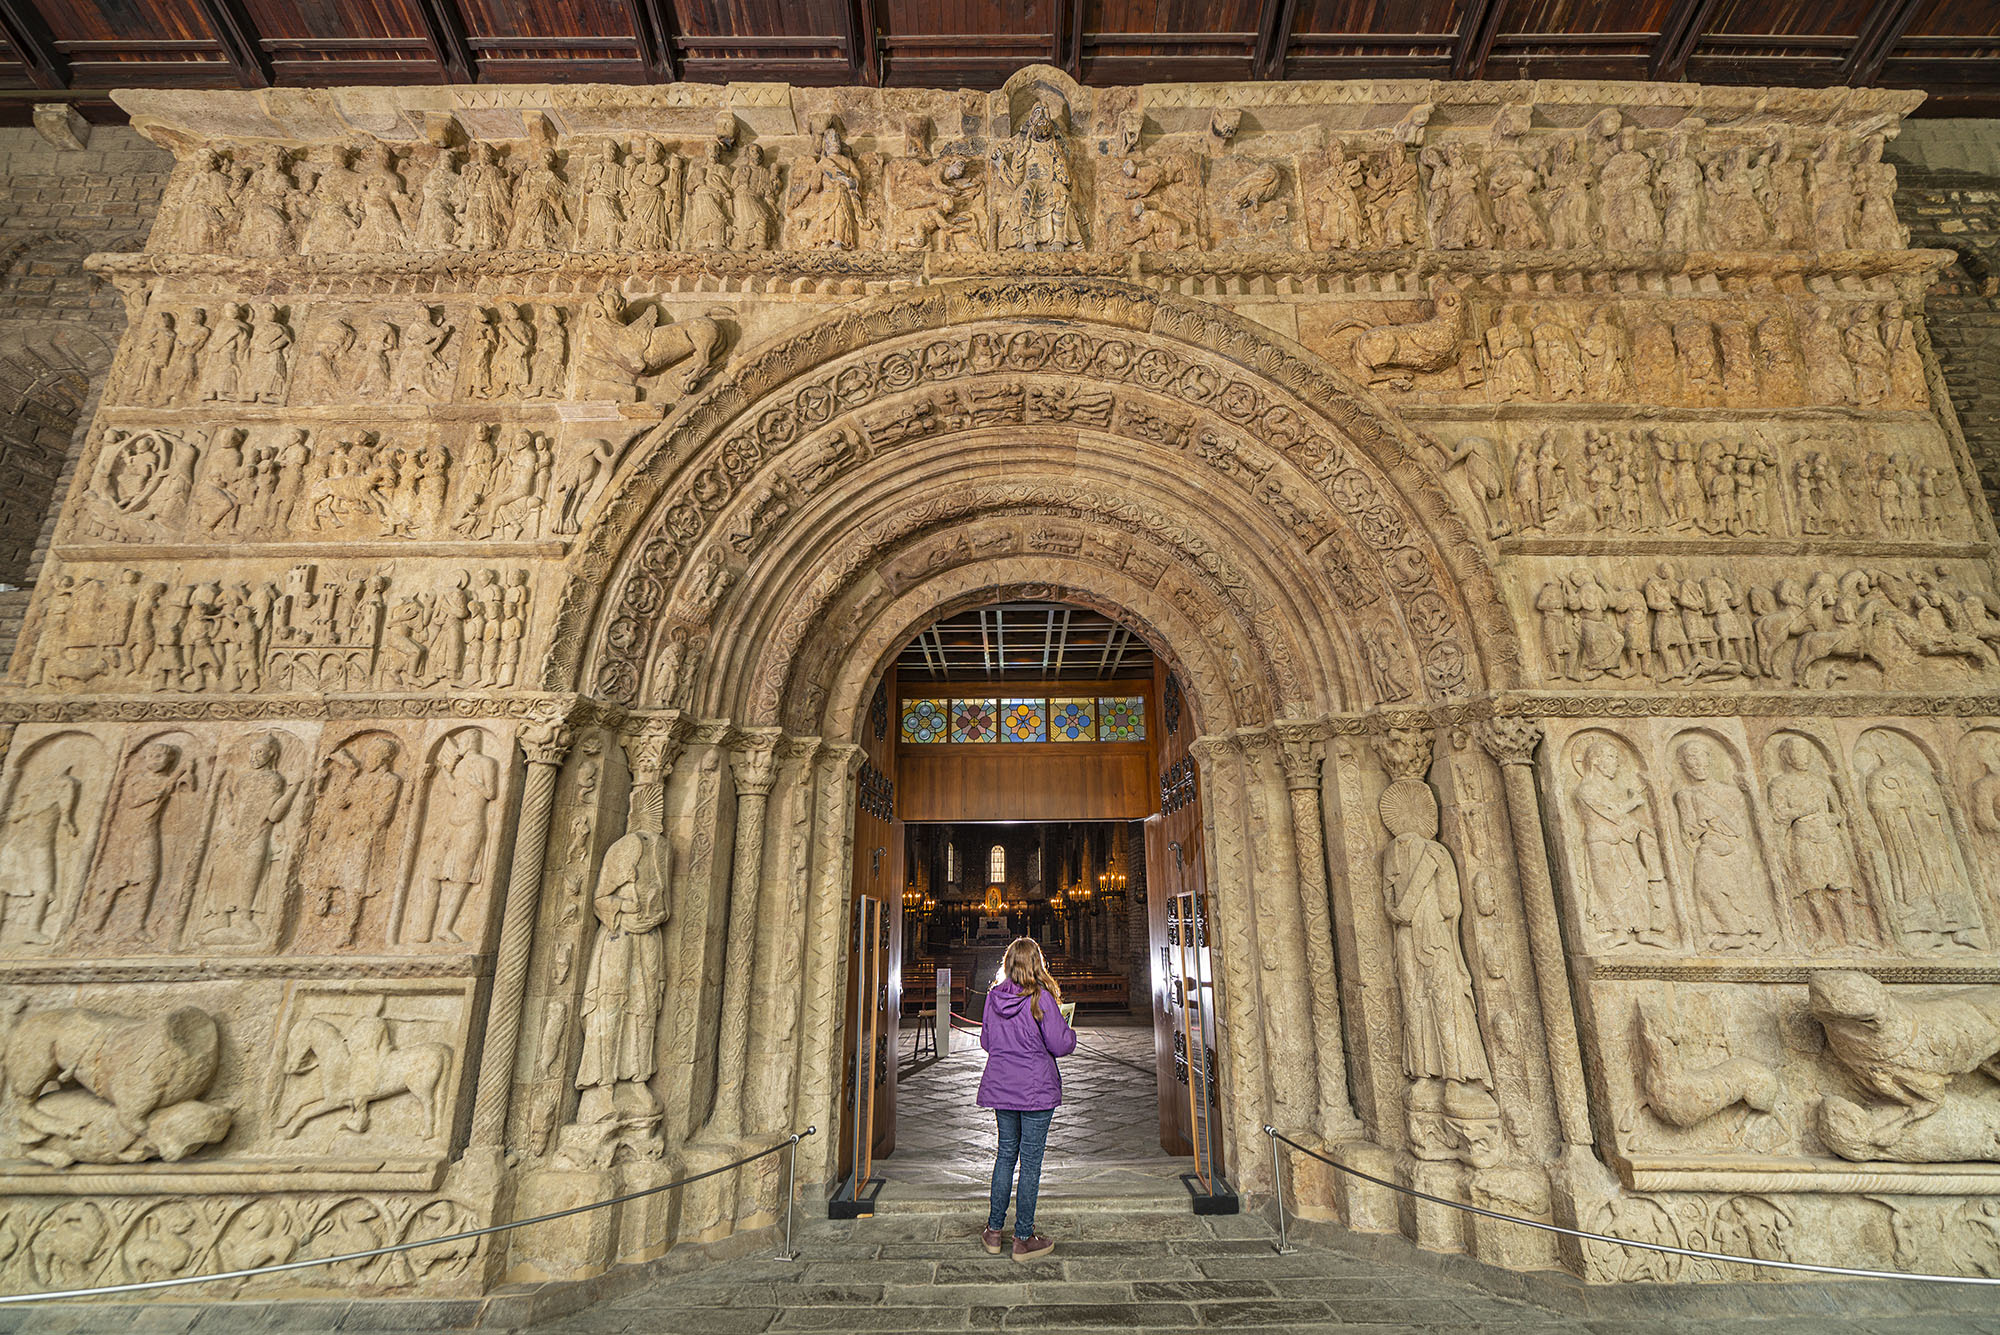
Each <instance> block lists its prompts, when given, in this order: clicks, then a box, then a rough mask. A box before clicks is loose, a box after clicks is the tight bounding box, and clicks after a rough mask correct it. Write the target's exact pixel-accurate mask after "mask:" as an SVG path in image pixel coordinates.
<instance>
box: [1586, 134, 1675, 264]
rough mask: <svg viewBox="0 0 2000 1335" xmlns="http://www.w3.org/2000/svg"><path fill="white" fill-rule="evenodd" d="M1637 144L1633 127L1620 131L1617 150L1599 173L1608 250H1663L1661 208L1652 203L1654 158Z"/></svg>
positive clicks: (1598, 188)
mask: <svg viewBox="0 0 2000 1335" xmlns="http://www.w3.org/2000/svg"><path fill="white" fill-rule="evenodd" d="M1638 144H1639V136H1638V132H1637V131H1636V130H1634V129H1632V128H1631V127H1630V126H1627V127H1626V128H1625V129H1623V130H1621V131H1620V132H1619V136H1618V151H1617V152H1616V153H1613V154H1612V155H1611V156H1610V157H1609V158H1607V159H1606V160H1605V163H1604V166H1603V167H1602V168H1600V169H1599V170H1598V173H1597V192H1598V198H1599V200H1600V201H1601V206H1602V208H1603V211H1604V248H1605V249H1606V250H1612V251H1645V250H1658V249H1660V244H1661V237H1662V232H1661V227H1660V211H1659V210H1658V209H1657V208H1656V207H1654V204H1653V160H1652V158H1650V157H1648V156H1647V155H1646V154H1645V153H1644V152H1642V151H1641V150H1640V149H1639V146H1638Z"/></svg>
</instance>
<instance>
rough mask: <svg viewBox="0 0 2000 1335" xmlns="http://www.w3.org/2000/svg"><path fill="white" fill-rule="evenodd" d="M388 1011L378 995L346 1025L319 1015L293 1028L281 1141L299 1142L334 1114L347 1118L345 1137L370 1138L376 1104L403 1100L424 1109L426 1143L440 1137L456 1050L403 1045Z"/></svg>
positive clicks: (282, 1093)
mask: <svg viewBox="0 0 2000 1335" xmlns="http://www.w3.org/2000/svg"><path fill="white" fill-rule="evenodd" d="M383 1009H384V1001H383V998H381V997H379V996H378V997H375V998H374V999H373V1000H372V1002H371V1003H370V1004H369V1006H368V1008H367V1009H366V1010H364V1011H362V1012H361V1013H360V1014H359V1015H355V1016H352V1017H350V1018H348V1019H347V1023H346V1024H345V1025H340V1024H336V1023H335V1022H334V1021H333V1020H331V1019H328V1018H326V1017H325V1016H320V1015H307V1016H303V1017H301V1018H299V1019H297V1020H295V1021H293V1022H292V1025H291V1028H290V1029H289V1030H287V1031H286V1034H285V1050H284V1056H283V1061H282V1064H281V1066H280V1070H281V1071H282V1072H283V1074H284V1076H285V1083H284V1085H283V1086H282V1088H281V1091H280V1093H279V1107H278V1116H277V1132H278V1134H279V1135H280V1136H282V1137H285V1138H291V1137H295V1136H297V1135H298V1134H299V1133H300V1132H301V1131H303V1130H304V1129H305V1127H306V1125H307V1124H308V1123H309V1122H311V1121H313V1120H314V1119H315V1118H318V1117H324V1116H325V1115H326V1114H328V1113H334V1112H339V1113H345V1114H346V1116H345V1117H344V1118H342V1120H341V1129H342V1130H343V1131H347V1132H351V1133H353V1134H355V1135H365V1134H367V1132H368V1127H369V1122H370V1110H371V1108H372V1107H373V1105H374V1104H377V1103H380V1102H382V1101H384V1100H386V1099H393V1098H398V1097H401V1096H403V1095H405V1094H407V1095H409V1096H410V1097H411V1098H413V1099H415V1100H416V1101H417V1103H418V1105H419V1106H421V1107H422V1109H423V1130H422V1131H421V1132H419V1134H420V1135H421V1136H422V1137H423V1138H424V1139H425V1140H430V1139H432V1138H433V1137H435V1136H436V1135H437V1133H438V1130H439V1118H440V1117H441V1115H442V1113H443V1111H444V1099H445V1094H446V1085H445V1081H446V1077H447V1076H448V1075H449V1074H450V1072H451V1049H450V1048H449V1047H447V1046H445V1045H444V1044H442V1043H424V1042H417V1043H409V1042H399V1041H398V1040H397V1038H396V1036H395V1034H394V1031H393V1028H392V1021H390V1020H389V1019H387V1018H386V1017H385V1016H384V1014H383ZM405 1027H406V1028H407V1025H406V1026H405Z"/></svg>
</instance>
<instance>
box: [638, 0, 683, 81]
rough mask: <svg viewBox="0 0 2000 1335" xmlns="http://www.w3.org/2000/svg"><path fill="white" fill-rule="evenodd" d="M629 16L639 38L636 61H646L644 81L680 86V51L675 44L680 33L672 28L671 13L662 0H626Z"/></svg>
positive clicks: (672, 19) (672, 18)
mask: <svg viewBox="0 0 2000 1335" xmlns="http://www.w3.org/2000/svg"><path fill="white" fill-rule="evenodd" d="M625 8H626V10H627V11H628V12H629V13H630V14H631V17H632V30H633V31H634V32H636V33H637V34H638V35H639V58H640V59H641V60H642V61H644V62H645V65H646V78H647V79H648V80H649V81H651V82H653V83H679V82H680V80H681V60H680V52H679V51H677V50H675V48H674V43H675V42H676V41H677V40H679V38H680V33H679V32H678V31H677V30H676V29H675V27H674V15H673V10H672V9H671V8H670V7H669V6H668V5H667V4H666V3H665V0H625Z"/></svg>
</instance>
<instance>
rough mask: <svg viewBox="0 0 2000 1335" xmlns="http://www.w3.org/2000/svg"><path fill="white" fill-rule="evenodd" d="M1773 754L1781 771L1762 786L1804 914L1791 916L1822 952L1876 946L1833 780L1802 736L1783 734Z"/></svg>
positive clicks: (1788, 880) (1795, 900) (1786, 869)
mask: <svg viewBox="0 0 2000 1335" xmlns="http://www.w3.org/2000/svg"><path fill="white" fill-rule="evenodd" d="M1776 755H1777V760H1778V764H1779V766H1780V770H1779V772H1778V773H1776V774H1773V775H1772V776H1771V778H1770V781H1769V783H1768V785H1767V792H1768V794H1769V798H1770V801H1769V809H1770V812H1771V821H1772V824H1773V825H1774V826H1775V827H1776V829H1777V832H1778V844H1779V848H1780V850H1781V853H1782V865H1783V868H1784V873H1785V881H1786V884H1787V887H1788V888H1789V890H1790V892H1791V896H1792V902H1793V903H1794V904H1796V905H1798V906H1799V907H1800V908H1801V909H1803V910H1804V912H1803V913H1800V914H1797V915H1796V916H1797V917H1798V919H1799V920H1800V921H1802V922H1806V923H1810V924H1811V926H1812V931H1813V936H1814V938H1815V944H1817V945H1819V946H1820V947H1822V948H1834V949H1838V948H1840V947H1843V946H1849V945H1861V944H1867V945H1875V944H1878V943H1879V942H1878V938H1877V937H1876V936H1875V933H1874V928H1873V923H1872V917H1873V915H1872V914H1871V913H1870V912H1869V909H1868V904H1867V901H1866V900H1865V899H1864V898H1863V896H1862V894H1861V892H1860V890H1859V889H1858V888H1857V887H1856V885H1855V875H1854V868H1853V865H1852V859H1851V858H1850V857H1849V855H1848V844H1847V840H1848V829H1847V819H1846V817H1845V815H1844V814H1843V811H1842V804H1841V800H1840V794H1839V793H1838V792H1837V791H1835V789H1834V786H1833V781H1832V780H1831V779H1830V778H1829V777H1828V776H1827V774H1826V772H1825V769H1824V766H1823V765H1822V764H1821V763H1819V757H1818V754H1817V753H1816V751H1815V750H1814V748H1813V744H1812V743H1811V742H1809V741H1807V740H1806V739H1805V738H1803V737H1800V736H1797V735H1791V736H1782V737H1781V738H1780V739H1779V741H1778V745H1777V748H1776Z"/></svg>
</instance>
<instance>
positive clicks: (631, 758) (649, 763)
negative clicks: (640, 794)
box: [619, 714, 689, 788]
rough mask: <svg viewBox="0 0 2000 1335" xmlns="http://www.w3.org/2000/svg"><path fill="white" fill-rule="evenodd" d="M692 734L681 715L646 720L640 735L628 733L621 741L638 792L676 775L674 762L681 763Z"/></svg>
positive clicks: (641, 725) (642, 724)
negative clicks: (681, 756) (639, 789)
mask: <svg viewBox="0 0 2000 1335" xmlns="http://www.w3.org/2000/svg"><path fill="white" fill-rule="evenodd" d="M688 732H689V726H688V722H687V720H686V719H684V718H682V717H681V716H680V715H679V714H668V715H666V716H664V717H660V718H649V719H647V720H645V721H644V722H643V723H641V724H640V725H639V730H638V731H637V732H631V733H627V734H625V736H623V737H622V738H620V739H619V740H620V741H622V742H623V743H624V745H625V758H626V761H627V762H628V763H629V764H630V765H631V766H632V784H633V786H634V787H635V788H636V787H638V786H640V785H642V784H648V783H662V782H665V780H666V778H667V776H668V775H669V774H672V773H673V770H674V762H675V761H676V760H678V759H680V754H681V748H682V746H684V745H685V744H686V743H687V737H688Z"/></svg>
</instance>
